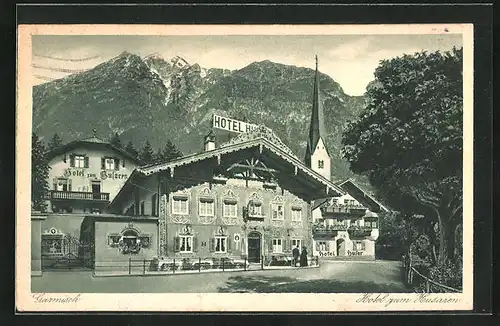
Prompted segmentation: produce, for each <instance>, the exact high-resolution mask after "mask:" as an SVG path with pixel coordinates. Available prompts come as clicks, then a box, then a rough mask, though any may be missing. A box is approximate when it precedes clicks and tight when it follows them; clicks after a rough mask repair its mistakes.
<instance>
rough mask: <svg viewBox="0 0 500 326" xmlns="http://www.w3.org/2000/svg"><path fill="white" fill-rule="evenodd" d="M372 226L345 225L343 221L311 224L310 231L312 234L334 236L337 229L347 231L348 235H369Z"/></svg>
mask: <svg viewBox="0 0 500 326" xmlns="http://www.w3.org/2000/svg"><path fill="white" fill-rule="evenodd" d="M372 229H373V228H372V227H369V226H358V225H350V226H347V225H345V224H343V223H338V224H333V225H324V224H322V223H316V224H313V227H312V231H313V234H314V235H332V236H335V235H336V234H337V232H338V231H347V232H348V233H349V236H355V237H367V236H370V234H371V231H372Z"/></svg>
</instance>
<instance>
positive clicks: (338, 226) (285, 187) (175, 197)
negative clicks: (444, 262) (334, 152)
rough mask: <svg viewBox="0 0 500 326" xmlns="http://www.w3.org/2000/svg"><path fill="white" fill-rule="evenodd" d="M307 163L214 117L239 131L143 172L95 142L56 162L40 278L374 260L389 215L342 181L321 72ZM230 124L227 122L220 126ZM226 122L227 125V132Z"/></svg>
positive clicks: (73, 146) (35, 233) (40, 249)
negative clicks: (221, 262) (304, 257)
mask: <svg viewBox="0 0 500 326" xmlns="http://www.w3.org/2000/svg"><path fill="white" fill-rule="evenodd" d="M313 94H314V96H313V105H312V115H311V124H310V131H309V138H308V143H307V149H306V157H305V160H304V161H303V160H301V159H299V158H298V157H296V156H295V155H294V154H293V153H292V151H291V150H290V149H289V148H288V147H287V146H286V145H285V144H284V143H283V142H282V141H281V140H280V139H279V138H278V137H277V136H276V135H275V134H274V133H273V132H272V130H270V129H269V128H267V127H265V126H257V125H250V124H246V123H243V122H234V121H230V119H225V118H221V117H218V116H215V117H214V121H215V122H216V123H217V125H216V126H215V127H216V128H222V129H227V130H231V129H232V131H236V132H238V133H239V134H238V136H237V137H234V138H232V139H231V140H229V141H227V142H225V143H220V144H219V143H218V141H217V139H216V137H215V134H214V133H213V130H212V131H211V132H210V133H209V134H208V135H207V136H206V137H205V138H204V139H203V145H204V150H203V151H202V152H200V153H196V154H191V155H187V156H184V157H181V158H179V159H176V160H173V161H170V162H165V163H159V164H150V165H144V164H142V163H141V162H139V161H138V160H137V159H135V158H133V157H130V155H128V154H127V153H126V152H124V151H123V150H121V149H119V148H116V147H113V146H111V145H110V144H108V143H106V142H104V141H102V140H100V139H99V138H98V137H96V136H95V135H94V137H91V138H89V139H84V140H80V141H75V142H72V143H69V144H67V145H65V146H62V147H61V148H58V149H56V150H54V151H52V152H50V153H48V155H49V158H50V166H51V172H50V176H49V179H50V180H49V184H50V185H51V186H52V189H51V191H50V196H49V198H48V202H49V210H48V212H47V213H33V214H32V271H33V273H34V274H37V273H39V272H40V271H41V269H42V268H51V267H55V266H61V265H63V266H64V265H65V264H79V265H81V266H87V267H90V268H94V269H96V270H98V269H100V268H109V267H110V266H111V267H112V268H113V266H114V268H116V269H120V268H122V267H123V263H124V262H127V261H128V259H129V258H130V257H134V259H152V258H154V257H156V258H160V259H161V258H162V257H163V258H168V257H170V258H181V260H189V259H193V260H194V259H199V258H200V257H201V258H203V259H209V260H210V259H211V260H217V259H220V258H223V257H229V258H234V259H242V258H247V260H248V261H249V262H250V263H261V261H262V259H264V260H265V261H266V262H267V261H268V260H269V259H270V258H271V257H272V256H276V255H291V250H292V249H293V248H294V247H296V246H298V247H299V248H303V247H305V248H306V250H307V251H308V253H309V255H314V256H320V257H324V258H325V259H326V258H328V259H339V258H346V257H349V258H353V259H374V258H375V241H376V239H377V237H378V215H377V214H378V213H379V212H381V211H384V210H386V209H385V207H383V206H382V205H381V204H380V203H378V202H377V201H376V200H375V199H373V198H372V197H371V196H369V195H368V194H366V193H365V192H364V191H363V190H361V189H360V188H359V187H358V186H356V184H355V183H353V182H352V180H344V181H342V182H333V181H332V178H331V175H330V152H329V150H328V144H327V143H326V138H325V136H326V129H325V126H324V119H323V108H322V101H321V99H320V89H319V73H318V68H317V63H316V73H315V82H314V93H313ZM221 119H222V120H221ZM222 124H224V126H222Z"/></svg>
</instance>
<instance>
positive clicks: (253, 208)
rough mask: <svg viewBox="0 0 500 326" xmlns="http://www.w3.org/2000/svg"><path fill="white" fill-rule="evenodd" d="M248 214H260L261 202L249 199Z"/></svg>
mask: <svg viewBox="0 0 500 326" xmlns="http://www.w3.org/2000/svg"><path fill="white" fill-rule="evenodd" d="M248 214H249V215H252V216H262V203H260V202H254V201H251V202H250V205H249V207H248Z"/></svg>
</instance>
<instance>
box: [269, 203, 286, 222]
mask: <svg viewBox="0 0 500 326" xmlns="http://www.w3.org/2000/svg"><path fill="white" fill-rule="evenodd" d="M272 211H273V215H272V219H273V220H283V219H284V218H285V213H284V208H283V204H272Z"/></svg>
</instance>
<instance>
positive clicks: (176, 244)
mask: <svg viewBox="0 0 500 326" xmlns="http://www.w3.org/2000/svg"><path fill="white" fill-rule="evenodd" d="M180 248H181V238H180V237H175V238H174V252H179V251H180Z"/></svg>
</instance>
